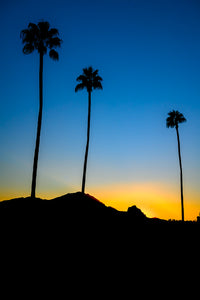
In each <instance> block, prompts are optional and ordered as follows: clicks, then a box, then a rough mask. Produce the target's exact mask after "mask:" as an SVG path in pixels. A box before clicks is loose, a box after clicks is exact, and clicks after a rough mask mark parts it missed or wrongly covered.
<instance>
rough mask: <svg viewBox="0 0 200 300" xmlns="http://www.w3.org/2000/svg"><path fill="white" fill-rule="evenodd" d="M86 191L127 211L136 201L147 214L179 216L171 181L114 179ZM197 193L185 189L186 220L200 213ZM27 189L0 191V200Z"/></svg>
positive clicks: (49, 196) (58, 193)
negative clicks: (121, 181) (168, 182)
mask: <svg viewBox="0 0 200 300" xmlns="http://www.w3.org/2000/svg"><path fill="white" fill-rule="evenodd" d="M78 190H79V189H78V188H77V187H74V188H73V190H71V191H66V190H65V189H64V188H63V189H62V190H61V189H59V191H54V192H53V191H51V193H46V192H45V191H42V190H40V191H38V193H37V197H40V198H43V199H52V198H55V197H59V196H61V195H64V194H67V193H68V192H70V193H73V192H76V191H78ZM86 193H88V194H90V195H93V196H94V197H95V198H97V199H98V200H100V201H101V202H103V203H104V204H105V205H107V206H112V207H113V208H115V209H117V210H121V211H127V209H128V207H130V206H133V205H136V206H137V207H138V208H140V209H141V210H142V211H143V212H144V213H145V214H146V216H147V217H151V218H153V217H157V218H161V219H166V220H168V219H176V220H180V219H181V203H180V194H179V188H178V187H176V186H173V185H170V184H168V185H167V184H162V183H155V182H144V183H118V184H117V183H115V184H110V185H102V186H100V185H98V186H90V187H88V188H86ZM198 195H199V193H195V192H194V191H190V192H189V191H187V192H185V197H184V208H185V220H196V218H197V216H198V215H199V211H200V205H199V201H198V198H199V196H198ZM27 196H29V193H28V192H27V191H26V190H24V191H17V190H15V191H11V190H10V191H9V192H8V191H7V190H6V189H5V190H3V191H1V195H0V201H1V200H5V199H12V198H18V197H27Z"/></svg>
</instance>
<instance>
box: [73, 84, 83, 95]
mask: <svg viewBox="0 0 200 300" xmlns="http://www.w3.org/2000/svg"><path fill="white" fill-rule="evenodd" d="M84 88H85V85H84V84H83V83H79V84H77V86H76V87H75V93H76V92H78V91H82V90H83V89H84Z"/></svg>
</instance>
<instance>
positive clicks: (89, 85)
mask: <svg viewBox="0 0 200 300" xmlns="http://www.w3.org/2000/svg"><path fill="white" fill-rule="evenodd" d="M76 81H78V82H79V83H78V84H77V86H76V88H75V92H78V91H80V90H83V89H87V92H88V124H87V143H86V150H85V160H84V166H83V178H82V193H85V180H86V169H87V159H88V149H89V140H90V119H91V94H92V91H93V90H95V89H99V90H102V89H103V87H102V84H101V81H102V78H101V77H100V76H99V75H98V70H93V68H92V67H89V68H85V69H83V74H82V75H80V76H79V77H78V78H77V79H76Z"/></svg>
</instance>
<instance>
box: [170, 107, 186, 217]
mask: <svg viewBox="0 0 200 300" xmlns="http://www.w3.org/2000/svg"><path fill="white" fill-rule="evenodd" d="M168 115H169V117H168V118H167V120H166V125H167V128H169V127H171V128H174V127H175V128H176V134H177V141H178V157H179V166H180V185H181V213H182V221H184V204H183V170H182V162H181V150H180V139H179V131H178V124H181V123H183V122H186V119H185V117H184V116H183V114H181V113H180V112H179V111H175V110H173V111H171V112H169V113H168Z"/></svg>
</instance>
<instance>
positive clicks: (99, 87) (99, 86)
mask: <svg viewBox="0 0 200 300" xmlns="http://www.w3.org/2000/svg"><path fill="white" fill-rule="evenodd" d="M93 89H94V90H103V86H102V84H101V82H100V81H96V82H93Z"/></svg>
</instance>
